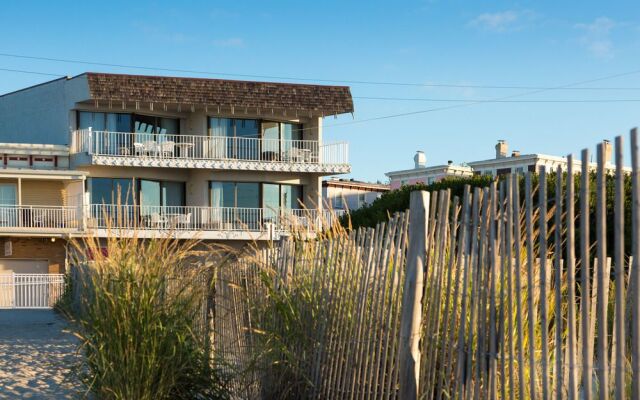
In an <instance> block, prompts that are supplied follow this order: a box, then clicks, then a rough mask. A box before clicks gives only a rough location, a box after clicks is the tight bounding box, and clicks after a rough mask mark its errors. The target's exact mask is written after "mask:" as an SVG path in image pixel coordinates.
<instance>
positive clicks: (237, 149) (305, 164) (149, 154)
mask: <svg viewBox="0 0 640 400" xmlns="http://www.w3.org/2000/svg"><path fill="white" fill-rule="evenodd" d="M71 154H73V155H75V162H76V164H88V165H108V166H126V167H168V168H205V169H219V170H249V171H276V172H311V173H320V174H342V173H349V172H350V171H351V166H350V165H349V145H348V143H345V142H337V143H327V144H323V143H321V142H320V141H317V140H281V139H260V138H248V137H227V136H203V135H169V134H149V133H128V132H108V131H95V130H92V129H81V130H76V131H74V132H73V133H72V140H71Z"/></svg>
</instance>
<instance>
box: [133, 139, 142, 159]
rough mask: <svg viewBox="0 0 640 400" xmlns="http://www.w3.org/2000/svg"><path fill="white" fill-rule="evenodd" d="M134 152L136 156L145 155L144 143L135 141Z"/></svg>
mask: <svg viewBox="0 0 640 400" xmlns="http://www.w3.org/2000/svg"><path fill="white" fill-rule="evenodd" d="M133 154H135V155H136V156H142V155H144V145H143V144H142V143H139V142H134V143H133Z"/></svg>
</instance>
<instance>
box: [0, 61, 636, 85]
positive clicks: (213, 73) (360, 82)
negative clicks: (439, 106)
mask: <svg viewBox="0 0 640 400" xmlns="http://www.w3.org/2000/svg"><path fill="white" fill-rule="evenodd" d="M0 57H7V58H19V59H27V60H39V61H52V62H60V63H69V64H83V65H97V66H103V67H113V68H129V69H139V70H145V71H163V72H177V73H186V74H198V75H211V76H226V77H239V78H252V79H256V78H259V79H278V80H286V81H298V82H323V83H342V84H350V85H383V86H413V87H434V88H438V87H440V88H460V89H509V90H515V89H517V90H545V91H546V90H640V87H563V86H551V87H545V86H522V85H462V84H448V83H422V82H391V81H389V82H385V81H365V80H348V79H321V78H302V77H291V76H279V75H257V74H237V73H230V72H216V71H202V70H194V69H182V68H164V67H150V66H142V65H128V64H115V63H105V62H96V61H87V60H75V59H64V58H51V57H39V56H30V55H22V54H12V53H0ZM12 72H22V73H34V74H38V75H45V74H44V73H39V72H29V71H22V70H15V71H12ZM47 75H48V74H47ZM51 75H53V74H51ZM56 76H64V75H56Z"/></svg>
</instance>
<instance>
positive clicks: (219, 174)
mask: <svg viewBox="0 0 640 400" xmlns="http://www.w3.org/2000/svg"><path fill="white" fill-rule="evenodd" d="M350 112H353V101H352V98H351V93H350V90H349V88H348V87H344V86H321V85H299V84H288V83H267V82H245V81H231V80H219V79H199V78H179V77H154V76H142V75H120V74H103V73H85V74H81V75H78V76H76V77H73V78H62V79H57V80H54V81H51V82H47V83H44V84H41V85H37V86H33V87H30V88H25V89H23V90H19V91H16V92H13V93H9V94H5V95H2V96H0V142H4V143H5V144H0V152H2V153H1V154H2V157H3V162H4V169H2V170H0V216H2V218H0V235H2V236H3V237H4V243H5V255H4V258H5V259H9V258H12V257H15V259H16V260H18V259H20V260H23V261H24V262H23V264H24V265H23V266H22V267H20V268H18V267H16V263H18V261H2V260H3V258H2V255H1V254H0V270H2V268H4V269H5V270H9V269H12V270H14V271H15V270H26V269H29V268H31V269H36V267H35V265H36V264H38V265H42V263H43V262H41V261H42V260H49V261H48V263H49V264H48V268H49V271H52V272H55V270H56V269H58V270H60V269H61V268H62V267H60V266H59V265H58V264H59V262H58V261H59V260H58V259H57V260H58V261H56V262H54V261H52V260H54V258H56V257H54V256H53V255H50V254H52V253H53V250H52V251H38V254H37V255H38V260H35V259H33V260H28V259H23V258H24V257H23V256H22V255H21V254H23V253H21V252H19V251H18V249H22V248H25V246H26V247H27V248H28V247H29V246H28V245H29V244H30V243H32V244H33V246H34V247H35V246H36V245H37V246H40V247H42V246H43V243H46V245H47V247H52V246H56V248H58V247H60V246H62V247H64V246H65V245H66V239H67V238H68V237H69V236H81V235H87V234H92V235H98V236H102V237H106V236H108V235H110V234H113V232H114V230H115V229H117V230H118V232H119V234H126V232H133V230H134V228H135V230H136V231H138V235H139V236H142V237H153V236H156V235H158V234H164V233H166V232H168V231H170V232H172V234H174V235H175V236H176V237H178V238H191V237H197V238H199V239H202V240H224V241H226V242H227V243H242V242H244V241H247V240H269V239H277V238H278V237H279V236H280V235H282V234H286V232H287V230H288V228H289V227H290V224H294V223H295V224H301V225H303V226H305V225H306V226H309V225H311V224H315V223H316V221H317V220H318V219H319V217H320V213H321V212H322V177H323V176H327V175H336V174H342V173H348V172H349V171H350V165H349V160H348V144H347V143H344V142H340V143H325V142H324V141H323V139H322V121H323V117H325V116H329V115H337V114H342V113H350ZM18 243H20V245H18ZM58 250H59V249H58ZM58 250H56V251H58ZM36 261H38V262H36ZM3 262H4V264H7V265H9V264H11V265H12V266H11V267H2V265H3ZM29 262H31V264H29ZM28 265H31V266H32V267H29V266H28ZM56 265H58V266H56ZM40 268H41V267H40Z"/></svg>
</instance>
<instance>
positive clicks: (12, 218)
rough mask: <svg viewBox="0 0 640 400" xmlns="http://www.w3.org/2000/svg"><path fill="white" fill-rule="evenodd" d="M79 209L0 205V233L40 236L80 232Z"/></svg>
mask: <svg viewBox="0 0 640 400" xmlns="http://www.w3.org/2000/svg"><path fill="white" fill-rule="evenodd" d="M81 211H82V210H81V209H79V208H78V207H65V206H17V205H16V206H14V205H0V232H1V233H16V234H19V233H27V234H29V235H32V234H41V235H57V234H71V233H79V232H81V231H82V219H81V218H80V215H81Z"/></svg>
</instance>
